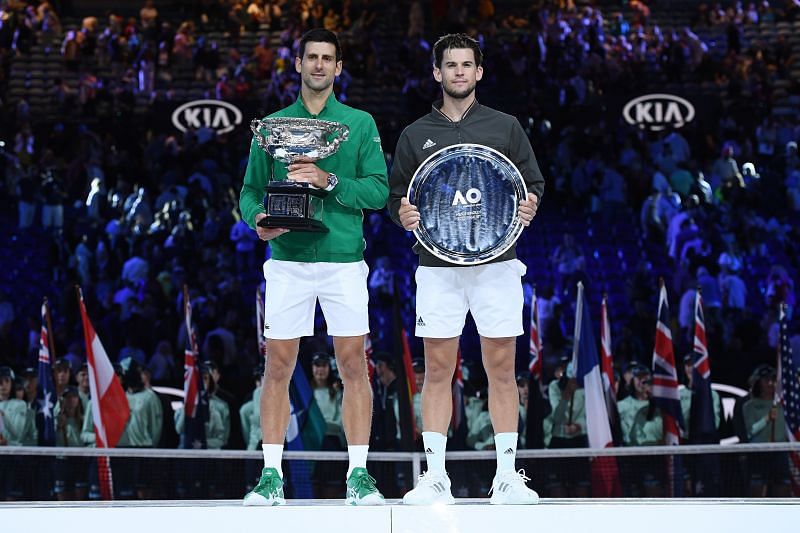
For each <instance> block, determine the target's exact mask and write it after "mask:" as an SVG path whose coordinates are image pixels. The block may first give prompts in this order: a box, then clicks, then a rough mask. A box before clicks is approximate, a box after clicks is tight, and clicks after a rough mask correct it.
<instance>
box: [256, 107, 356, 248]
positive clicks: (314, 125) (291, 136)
mask: <svg viewBox="0 0 800 533" xmlns="http://www.w3.org/2000/svg"><path fill="white" fill-rule="evenodd" d="M250 129H251V130H252V131H253V135H254V138H255V140H256V143H258V146H259V147H261V149H262V150H264V151H265V152H266V153H267V154H269V155H270V156H271V157H272V158H274V159H276V160H278V161H281V162H282V163H285V164H287V165H290V164H292V163H295V162H298V161H318V160H320V159H324V158H326V157H328V156H330V155H333V154H335V153H336V151H337V150H338V149H339V145H340V144H341V143H342V142H344V141H346V140H347V138H348V136H349V134H350V128H348V127H347V126H346V125H344V124H340V123H338V122H331V121H327V120H318V119H310V118H288V117H276V118H265V119H255V120H253V121H252V122H251V123H250ZM266 193H267V199H266V202H265V204H264V207H265V209H266V211H267V216H266V217H263V218H262V219H261V220H259V221H258V225H259V226H261V227H265V228H286V229H289V230H292V231H313V232H327V231H328V228H327V227H326V226H325V224H324V223H323V222H322V215H323V210H322V205H323V204H322V198H323V197H324V196H325V195H326V194H327V193H326V192H325V191H324V190H323V189H319V188H317V187H314V186H313V185H311V184H309V183H301V182H294V181H270V182H269V183H268V184H267V187H266Z"/></svg>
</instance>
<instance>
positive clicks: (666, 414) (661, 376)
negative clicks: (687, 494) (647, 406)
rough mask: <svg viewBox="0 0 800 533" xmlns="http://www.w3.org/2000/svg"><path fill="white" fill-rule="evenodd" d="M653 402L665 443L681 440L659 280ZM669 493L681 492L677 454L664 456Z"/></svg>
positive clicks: (666, 312) (672, 357) (664, 294)
mask: <svg viewBox="0 0 800 533" xmlns="http://www.w3.org/2000/svg"><path fill="white" fill-rule="evenodd" d="M652 401H653V403H654V404H655V406H656V407H658V408H659V409H660V411H661V419H662V420H663V422H664V444H666V445H674V446H677V445H678V444H680V434H681V428H682V427H684V423H683V414H682V412H681V399H680V393H679V392H678V372H677V370H676V368H675V351H674V350H673V347H672V331H671V330H670V327H669V304H668V303H667V288H666V287H665V286H664V280H661V290H660V291H659V294H658V320H657V322H656V339H655V347H654V349H653V399H652ZM667 479H668V484H669V490H668V493H669V496H671V497H680V496H683V464H682V461H681V457H680V456H679V455H671V456H669V457H668V458H667Z"/></svg>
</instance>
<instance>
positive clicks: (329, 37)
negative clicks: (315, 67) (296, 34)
mask: <svg viewBox="0 0 800 533" xmlns="http://www.w3.org/2000/svg"><path fill="white" fill-rule="evenodd" d="M306 43H331V44H332V45H333V46H335V47H336V62H337V63H338V62H339V61H341V60H342V45H341V44H340V43H339V38H338V37H337V36H336V34H335V33H333V32H332V31H329V30H326V29H323V28H314V29H313V30H308V31H307V32H305V33H304V34H303V36H302V37H300V48H299V50H298V51H297V55H298V57H299V58H300V59H303V57H304V56H305V55H306Z"/></svg>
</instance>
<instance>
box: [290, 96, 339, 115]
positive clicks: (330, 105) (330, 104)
mask: <svg viewBox="0 0 800 533" xmlns="http://www.w3.org/2000/svg"><path fill="white" fill-rule="evenodd" d="M294 105H295V106H296V107H297V110H298V111H299V112H301V113H303V114H305V115H308V116H309V117H314V116H315V115H312V114H311V112H310V111H309V110H308V108H306V105H305V103H303V94H302V92H298V93H297V100H295V102H294ZM340 105H342V104H341V103H339V100H337V99H336V94H335V93H334V92H333V91H331V94H330V95H328V99H327V100H326V101H325V106H324V107H323V108H322V111H320V112H319V114H318V115H316V116H320V115H324V114H325V113H326V112H330V111H333V110H335V109H336V108H337V106H340Z"/></svg>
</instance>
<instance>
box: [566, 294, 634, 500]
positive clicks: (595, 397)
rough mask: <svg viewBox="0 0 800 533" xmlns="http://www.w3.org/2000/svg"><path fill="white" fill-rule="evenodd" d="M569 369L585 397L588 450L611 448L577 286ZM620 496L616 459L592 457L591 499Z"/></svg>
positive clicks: (594, 350) (586, 312)
mask: <svg viewBox="0 0 800 533" xmlns="http://www.w3.org/2000/svg"><path fill="white" fill-rule="evenodd" d="M572 367H573V368H575V376H576V378H577V380H578V385H579V386H583V388H584V392H585V394H586V433H587V434H588V436H589V447H590V448H611V447H613V446H614V440H613V438H612V436H611V427H610V425H609V422H608V410H607V409H606V400H605V395H604V392H603V391H604V386H603V376H602V372H601V370H600V358H599V357H598V355H597V344H596V343H595V339H594V334H593V333H592V320H591V318H590V316H589V307H588V306H587V305H586V298H585V296H584V294H583V283H581V282H578V301H577V304H576V309H575V342H574V344H573V348H572ZM621 495H622V486H621V484H620V480H619V469H618V467H617V458H616V457H595V458H594V459H593V460H592V496H594V497H597V498H603V497H606V498H607V497H615V496H621Z"/></svg>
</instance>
